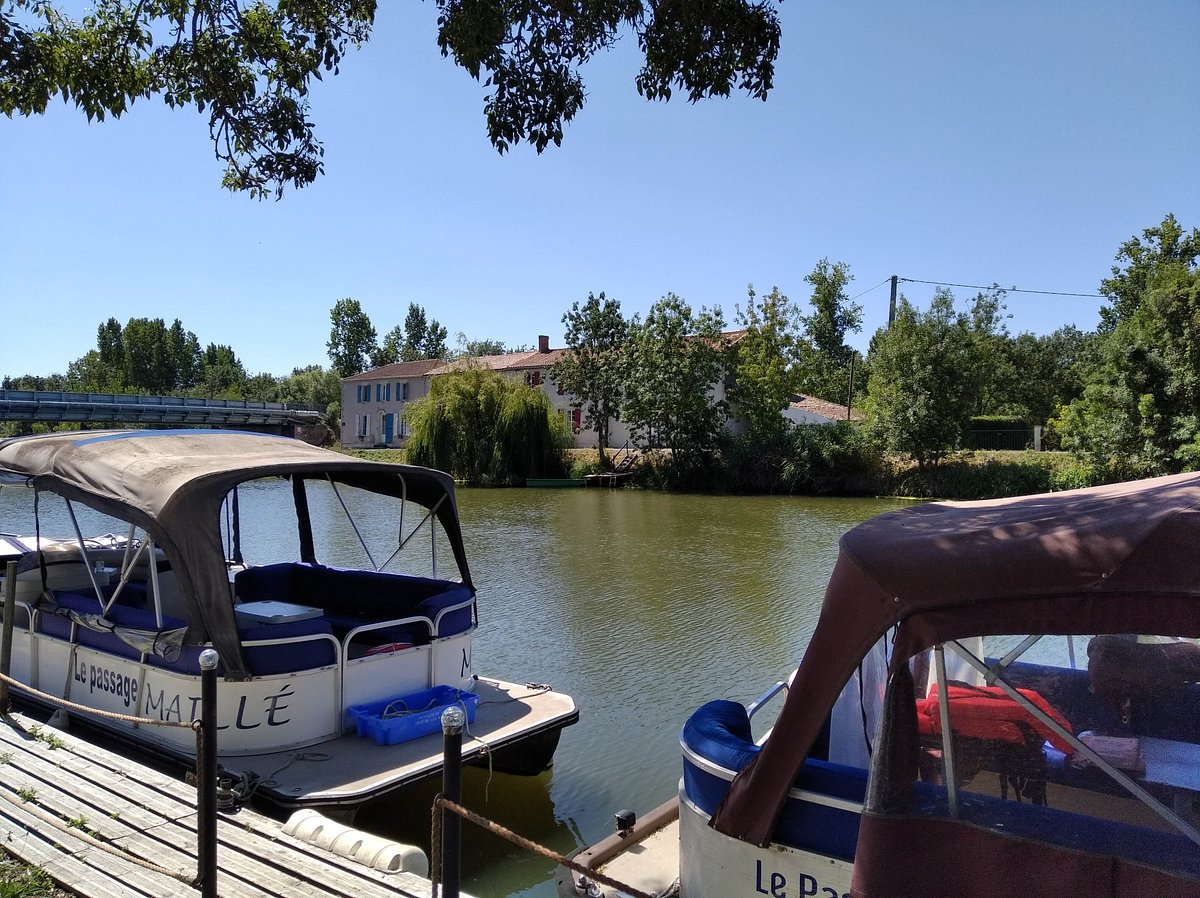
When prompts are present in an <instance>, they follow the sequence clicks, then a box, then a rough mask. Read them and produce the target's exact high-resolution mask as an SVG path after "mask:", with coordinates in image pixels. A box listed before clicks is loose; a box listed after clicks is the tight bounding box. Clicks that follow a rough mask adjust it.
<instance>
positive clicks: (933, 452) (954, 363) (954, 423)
mask: <svg viewBox="0 0 1200 898" xmlns="http://www.w3.org/2000/svg"><path fill="white" fill-rule="evenodd" d="M975 350H976V342H975V340H974V337H973V334H972V329H971V320H970V318H969V316H967V315H966V314H964V313H962V312H956V311H955V309H954V295H953V294H952V293H951V292H950V291H949V290H947V289H945V288H942V287H939V288H938V290H937V292H936V293H935V294H934V297H933V300H932V301H931V302H930V305H929V310H928V311H927V312H921V311H919V310H917V309H915V308H914V307H913V306H912V305H911V304H909V302H908V300H907V299H905V298H904V297H903V296H902V297H901V298H900V302H899V303H898V306H897V309H896V318H895V320H894V321H893V322H892V324H891V326H890V327H888V328H887V329H881V330H880V331H879V332H878V333H877V334H876V335H875V337H874V339H873V340H872V341H871V357H870V363H871V378H870V381H869V382H868V385H867V414H868V419H869V422H870V427H871V430H872V432H873V433H874V434H875V436H876V437H877V438H878V439H879V440H880V442H881V443H882V445H883V446H884V447H885V448H886V449H887V450H888V451H889V452H895V453H899V454H903V455H907V456H910V457H912V459H913V460H914V461H916V463H917V467H918V469H919V470H921V471H924V470H926V469H927V468H929V467H931V466H936V465H937V463H938V462H939V461H940V460H941V459H943V458H944V457H945V456H946V455H947V454H948V453H949V452H950V451H951V450H952V449H954V448H955V446H956V445H957V444H958V440H959V438H960V437H961V435H962V433H963V431H964V430H965V429H966V426H967V424H968V422H969V421H970V418H971V413H972V411H973V410H974V409H975V404H976V401H977V396H978V394H979V381H980V367H979V362H978V359H977V357H976V354H975Z"/></svg>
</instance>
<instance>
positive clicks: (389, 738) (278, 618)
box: [0, 430, 578, 813]
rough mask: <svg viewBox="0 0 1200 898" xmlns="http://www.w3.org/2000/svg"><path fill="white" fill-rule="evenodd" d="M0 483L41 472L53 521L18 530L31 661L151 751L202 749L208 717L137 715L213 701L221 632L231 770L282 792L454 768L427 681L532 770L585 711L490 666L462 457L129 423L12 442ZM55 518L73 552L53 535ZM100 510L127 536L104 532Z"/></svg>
mask: <svg viewBox="0 0 1200 898" xmlns="http://www.w3.org/2000/svg"><path fill="white" fill-rule="evenodd" d="M0 481H2V482H4V483H7V484H9V485H12V484H17V485H23V486H28V487H31V488H32V497H31V498H32V500H33V505H34V515H35V518H34V520H35V521H36V522H37V524H36V529H37V531H38V533H37V535H36V536H35V537H34V538H33V541H32V545H34V546H36V548H35V549H34V550H33V551H28V552H21V551H20V550H21V549H22V548H25V547H27V545H28V544H27V543H26V542H24V541H22V540H17V539H12V540H7V541H6V542H5V543H4V545H6V546H8V547H9V549H10V550H12V551H13V552H16V553H17V554H18V557H17V559H16V560H17V566H16V575H15V577H16V580H17V582H16V584H15V585H16V589H15V590H14V592H15V605H16V611H15V614H14V616H13V623H14V629H15V631H14V638H13V655H12V673H13V676H14V677H15V678H17V679H18V680H20V681H21V682H22V683H24V684H28V685H29V686H32V687H34V688H36V689H38V690H41V691H42V692H45V693H50V694H51V695H54V696H58V697H63V698H66V699H69V700H70V701H72V702H74V703H76V704H82V705H84V706H87V707H91V708H95V709H98V710H100V711H105V712H115V714H118V715H123V717H124V719H117V718H115V717H113V716H110V717H108V718H102V719H93V718H92V717H90V716H88V715H84V719H87V720H88V721H89V722H90V723H92V724H94V725H97V726H104V727H108V728H110V729H111V730H112V731H113V732H115V733H117V734H118V735H120V736H121V737H123V738H125V739H128V740H132V741H133V742H136V743H137V744H138V745H139V746H140V747H141V748H142V749H144V750H146V751H149V752H151V753H152V754H155V755H158V756H161V757H164V758H168V759H179V760H184V761H186V760H187V759H189V758H190V757H192V756H193V755H194V750H195V742H194V737H193V736H192V733H191V731H190V730H189V729H181V728H167V727H156V726H147V725H145V724H144V723H143V722H139V721H138V720H137V718H152V719H155V720H159V721H174V722H185V723H186V722H188V721H190V720H192V719H193V718H194V717H196V716H198V705H199V696H200V662H199V659H200V654H201V652H202V651H203V650H205V649H208V648H211V649H215V650H216V652H217V653H218V656H219V668H218V672H219V673H220V674H221V678H220V683H219V686H218V694H217V706H218V715H219V724H218V728H219V737H218V750H219V754H220V763H221V766H222V769H223V773H224V775H225V776H226V777H228V778H229V779H230V780H231V781H234V782H241V783H242V784H243V785H244V787H245V789H246V790H247V791H249V790H251V789H252V790H253V791H254V793H255V795H256V796H261V797H263V798H265V799H267V800H268V801H271V802H273V803H275V804H277V805H280V806H284V807H299V806H309V807H322V808H331V809H339V810H341V811H343V812H346V813H350V812H352V811H353V810H354V809H355V808H357V807H358V806H359V805H360V804H362V803H363V802H364V801H366V800H368V799H370V798H374V797H377V796H380V795H383V794H385V793H387V792H390V791H392V790H394V789H396V788H399V787H400V786H402V785H404V784H406V783H409V782H412V781H415V780H418V779H421V778H424V777H427V776H432V775H435V774H438V773H440V770H441V733H440V728H439V727H437V726H436V713H435V714H434V715H433V717H434V729H435V730H436V733H434V734H429V730H428V727H427V726H426V724H427V723H428V721H427V720H426V718H428V717H429V716H430V715H429V714H428V713H426V712H429V711H431V710H434V709H433V708H432V706H431V707H430V708H424V707H420V708H419V707H415V706H414V704H413V703H414V702H415V701H416V699H415V698H414V696H420V697H422V698H423V700H424V698H428V699H429V701H430V702H432V701H433V699H434V698H436V699H438V700H439V701H441V700H445V701H448V702H450V703H455V702H462V703H463V704H464V706H465V707H466V708H467V712H468V718H469V719H470V720H471V726H470V729H469V732H470V737H471V738H468V739H467V740H466V741H465V744H464V754H465V756H466V757H468V758H471V757H475V758H482V757H485V755H486V758H487V760H488V761H489V762H490V763H492V764H493V766H494V767H495V768H496V769H501V770H513V771H515V772H521V773H534V772H538V771H541V770H543V769H545V767H546V766H547V765H548V764H549V763H550V760H551V757H552V756H553V753H554V750H555V747H556V746H557V743H558V738H559V733H560V732H561V730H562V728H563V727H565V726H568V725H570V724H572V723H574V722H575V721H576V720H577V719H578V711H577V709H576V707H575V703H574V702H573V701H572V700H571V698H570V697H569V696H566V695H562V694H560V693H556V692H553V691H551V689H550V688H549V687H548V686H535V685H532V684H530V683H526V682H525V680H524V679H523V680H522V682H521V683H517V684H514V683H507V682H503V681H500V680H494V679H490V678H485V677H480V676H478V675H477V674H476V673H475V671H474V669H473V665H472V641H473V638H474V634H475V630H476V628H477V625H478V614H479V613H478V609H477V607H476V596H475V587H474V584H473V583H472V580H471V572H470V568H469V566H468V564H467V557H466V550H465V547H464V544H463V534H462V529H461V526H460V523H459V518H458V507H457V504H456V501H455V494H454V484H453V481H452V480H451V478H450V477H449V476H448V475H447V474H445V473H443V472H440V471H434V470H430V469H428V468H421V467H416V466H410V465H395V464H386V463H381V462H374V461H369V460H364V459H361V458H354V457H351V456H348V455H344V454H342V453H338V452H332V451H329V450H325V449H320V448H317V447H315V446H310V445H308V444H306V443H303V442H300V441H297V440H293V439H289V438H285V437H277V436H270V435H265V434H254V433H239V432H234V431H221V430H159V431H119V430H114V431H88V432H84V433H55V434H46V435H41V436H29V437H16V438H12V439H7V440H0ZM6 488H9V487H6ZM52 506H57V509H52ZM77 510H78V512H79V513H78V515H77ZM50 514H55V515H56V517H55V522H56V523H55V526H59V527H62V526H67V527H68V528H73V529H74V531H75V535H76V537H77V538H78V539H77V545H76V547H75V548H74V549H73V551H74V552H75V553H76V554H75V555H74V556H67V555H64V552H65V550H64V548H63V544H62V543H61V542H60V543H56V544H54V549H55V553H56V554H54V555H53V556H52V554H51V552H50V551H49V550H48V548H47V544H48V543H47V541H46V540H44V539H42V538H41V534H40V530H41V525H40V521H41V519H42V517H43V516H46V515H50ZM81 519H84V520H85V521H86V524H87V526H88V527H92V528H95V529H96V530H99V531H101V532H103V531H112V532H114V533H117V534H121V536H120V537H119V538H114V539H113V540H108V541H104V542H103V543H98V542H97V541H96V540H88V539H85V538H84V537H83V534H82V528H81V525H80V523H79V521H80V520H81ZM63 522H69V524H64V523H63ZM256 532H257V533H258V535H256ZM6 551H7V550H6ZM73 559H77V561H74V560H73ZM52 561H53V562H55V563H53V564H52V563H51V562H52ZM527 679H529V680H533V679H535V678H534V677H529V678H527ZM476 709H477V710H476ZM423 733H425V735H423Z"/></svg>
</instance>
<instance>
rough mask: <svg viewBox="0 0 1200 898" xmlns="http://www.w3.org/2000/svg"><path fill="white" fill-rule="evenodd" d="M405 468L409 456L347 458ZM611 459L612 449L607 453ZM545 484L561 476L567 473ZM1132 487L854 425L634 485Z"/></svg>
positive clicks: (975, 491)
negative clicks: (920, 454) (902, 440)
mask: <svg viewBox="0 0 1200 898" xmlns="http://www.w3.org/2000/svg"><path fill="white" fill-rule="evenodd" d="M347 451H350V452H351V454H354V455H358V456H361V457H365V458H371V459H373V460H376V461H390V462H403V461H404V460H405V455H404V452H403V451H402V450H395V449H377V450H373V449H368V450H347ZM612 454H613V450H610V452H609V455H610V457H611V455H612ZM563 472H564V473H565V476H568V477H572V478H580V477H584V476H586V475H588V474H595V473H599V472H600V464H599V456H598V454H597V452H596V450H595V449H570V450H567V452H566V457H565V459H564V462H563ZM547 476H563V475H562V473H556V474H554V475H547ZM1118 479H1124V478H1121V477H1119V476H1117V475H1116V474H1115V473H1114V472H1110V471H1105V470H1098V469H1097V468H1095V467H1094V466H1092V465H1091V464H1089V463H1087V462H1084V461H1081V460H1079V459H1077V458H1076V457H1075V456H1073V455H1071V454H1070V453H1066V452H1034V451H1031V450H1030V451H984V450H960V451H958V452H955V453H952V454H951V455H949V456H948V457H947V458H945V459H943V460H942V461H941V462H940V463H939V464H937V465H927V466H926V467H925V468H924V469H922V468H920V467H918V466H917V465H916V464H915V463H914V462H913V461H912V460H910V459H907V458H902V457H893V456H886V455H883V454H881V453H880V452H879V451H878V449H877V447H876V446H874V445H873V444H871V443H870V442H869V441H868V440H867V439H866V437H865V436H864V435H863V434H862V432H861V431H860V430H859V429H857V428H855V427H853V426H851V425H835V426H831V427H806V428H795V429H794V430H792V431H791V432H789V433H787V434H784V435H782V436H780V437H779V438H778V439H777V440H775V441H769V442H764V441H761V440H751V439H749V438H745V437H741V438H739V437H731V438H728V439H726V440H725V441H724V442H723V443H722V445H721V446H720V448H719V449H718V450H716V451H714V452H712V453H708V454H706V455H704V456H701V457H700V459H699V460H698V461H696V462H694V463H693V464H691V465H690V466H689V467H688V468H686V469H684V468H681V466H679V465H678V464H676V463H675V462H674V460H673V458H672V457H671V454H670V453H669V452H666V451H663V450H653V449H652V450H647V451H640V452H639V454H638V459H637V463H636V464H635V465H634V467H633V469H632V473H631V476H630V479H629V482H628V486H630V487H633V488H641V489H655V490H675V491H687V492H726V493H739V494H782V495H808V496H903V497H911V498H917V499H960V500H966V499H994V498H1003V497H1006V496H1022V495H1030V494H1032V493H1043V492H1052V491H1056V490H1065V489H1074V488H1077V487H1083V486H1092V485H1096V484H1100V483H1105V482H1111V481H1114V480H1118Z"/></svg>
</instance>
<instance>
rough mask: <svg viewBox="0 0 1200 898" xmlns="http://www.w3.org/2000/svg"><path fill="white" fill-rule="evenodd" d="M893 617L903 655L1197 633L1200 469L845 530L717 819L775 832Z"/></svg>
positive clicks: (943, 507) (950, 507) (933, 509)
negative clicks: (844, 695) (1045, 636)
mask: <svg viewBox="0 0 1200 898" xmlns="http://www.w3.org/2000/svg"><path fill="white" fill-rule="evenodd" d="M893 627H896V632H895V645H894V650H893V656H892V666H893V668H895V667H896V666H897V665H900V664H904V663H906V662H907V661H908V659H909V658H911V657H912V656H913V655H914V654H916V653H917V652H920V651H922V650H924V649H926V648H929V647H931V646H933V645H937V644H939V643H942V642H945V641H947V640H951V639H961V638H965V637H968V636H975V635H983V636H987V635H1004V634H1023V633H1054V634H1094V633H1140V632H1144V633H1171V634H1174V635H1179V636H1190V637H1200V474H1196V473H1192V474H1181V475H1176V476H1172V477H1161V478H1156V479H1152V480H1143V481H1137V482H1132V483H1122V484H1114V485H1110V486H1103V487H1096V488H1091V489H1086V490H1075V491H1071V492H1063V493H1048V494H1044V495H1037V496H1026V497H1021V498H1017V499H1004V500H994V501H986V502H964V503H945V502H934V503H929V504H925V505H920V506H916V507H913V508H908V509H904V510H901V511H896V512H891V513H888V514H884V515H880V516H879V517H876V518H873V519H872V520H869V521H867V522H866V523H864V524H861V525H859V526H858V527H855V528H854V529H853V530H850V531H849V532H848V533H846V534H845V535H844V536H843V537H842V540H841V545H840V552H839V557H838V561H837V564H836V566H835V568H834V571H833V575H832V577H831V579H830V582H829V586H828V588H827V590H826V593H825V600H824V604H823V606H822V610H821V616H820V619H819V621H818V624H817V627H816V630H815V631H814V633H813V637H812V640H811V641H810V642H809V645H808V648H807V650H806V651H805V655H804V661H803V662H802V663H801V665H800V668H799V670H798V671H797V673H796V676H795V679H794V680H793V682H792V685H791V688H790V690H789V692H788V699H787V701H786V702H785V704H784V707H783V709H782V711H781V712H780V716H779V719H778V721H777V722H776V724H775V726H774V728H773V730H772V733H771V736H770V738H769V739H768V740H767V741H766V743H765V744H764V746H763V748H762V751H761V752H759V753H758V755H757V756H756V757H755V758H754V759H753V760H752V761H751V763H750V764H749V765H748V766H747V767H746V768H745V769H744V770H742V772H741V773H739V774H738V776H737V777H736V778H735V779H734V781H733V784H732V787H731V788H730V790H729V792H728V794H727V795H726V797H725V799H724V801H723V802H722V804H721V806H720V807H719V808H718V809H717V811H716V813H715V814H714V816H713V820H712V825H713V827H715V828H716V829H717V830H719V831H721V832H723V833H725V834H727V835H731V836H734V837H736V838H738V839H741V840H743V841H747V842H752V843H755V844H759V845H766V844H767V843H768V842H769V841H770V839H771V834H772V830H773V828H774V824H775V818H776V817H777V816H778V812H779V809H780V808H781V807H782V806H783V803H784V801H785V799H786V797H787V791H788V789H789V787H790V786H791V784H792V782H793V781H794V780H795V778H796V775H797V773H798V771H799V769H800V767H801V765H802V764H803V762H804V758H805V756H806V755H807V753H808V751H809V750H810V749H811V747H812V745H813V743H814V741H815V740H816V737H817V734H818V732H819V731H820V729H821V726H822V724H823V723H824V721H825V718H826V716H827V715H828V714H829V711H830V708H832V706H833V704H834V702H835V700H836V699H837V696H838V693H839V692H840V691H841V689H842V687H843V686H844V685H845V683H846V681H847V680H848V679H849V678H850V676H851V675H852V674H853V672H854V670H855V668H856V667H857V666H858V664H859V662H860V661H861V659H862V658H863V657H864V656H865V655H866V653H867V652H868V651H869V650H870V649H871V647H872V646H873V645H874V644H875V643H876V642H877V641H878V640H879V639H880V638H881V637H883V636H884V635H885V634H887V632H888V631H889V630H890V629H891V628H893Z"/></svg>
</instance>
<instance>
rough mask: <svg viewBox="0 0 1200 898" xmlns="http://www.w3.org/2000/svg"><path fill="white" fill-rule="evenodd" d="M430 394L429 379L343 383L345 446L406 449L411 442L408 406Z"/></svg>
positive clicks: (424, 377)
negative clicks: (388, 417) (389, 416)
mask: <svg viewBox="0 0 1200 898" xmlns="http://www.w3.org/2000/svg"><path fill="white" fill-rule="evenodd" d="M405 385H407V389H408V392H407V395H405V390H404V387H405ZM386 387H390V389H385V388H386ZM362 388H365V391H362ZM367 391H369V392H367ZM428 393H429V378H428V377H427V376H421V377H400V378H386V379H379V380H356V381H350V382H347V381H342V417H341V422H342V427H341V431H342V432H341V440H342V445H343V446H344V447H346V448H358V449H369V448H373V447H379V446H388V447H392V448H398V447H400V446H403V445H404V443H405V442H406V441H407V439H408V422H407V419H406V417H405V413H406V412H407V410H408V406H409V404H410V403H412V402H414V401H416V400H417V399H420V398H422V397H424V396H426V395H428ZM376 397H378V398H376ZM398 397H399V398H398ZM388 415H391V416H392V421H391V430H392V434H391V439H390V440H388V439H387V424H388V422H387V419H386V416H388Z"/></svg>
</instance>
